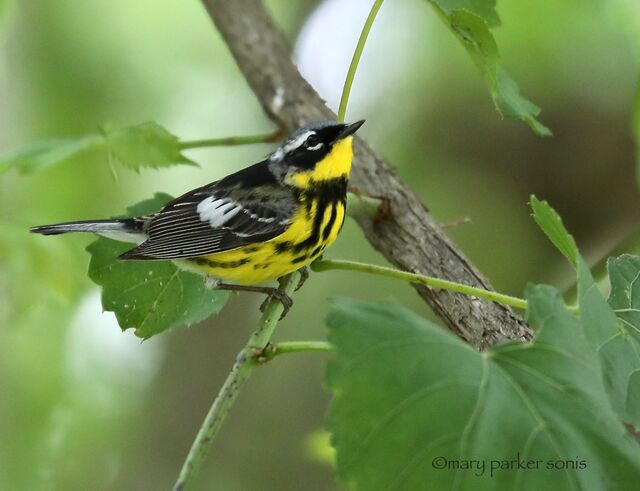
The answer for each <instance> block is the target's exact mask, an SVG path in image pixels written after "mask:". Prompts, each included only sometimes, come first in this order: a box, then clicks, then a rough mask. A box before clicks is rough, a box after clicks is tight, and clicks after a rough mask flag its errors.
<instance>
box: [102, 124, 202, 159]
mask: <svg viewBox="0 0 640 491" xmlns="http://www.w3.org/2000/svg"><path fill="white" fill-rule="evenodd" d="M103 131H104V134H105V137H106V139H107V145H108V149H109V152H110V154H111V155H112V156H113V157H115V159H116V160H118V161H119V162H120V163H122V165H124V166H126V167H129V168H130V169H133V170H136V171H138V170H140V168H142V167H154V168H158V167H167V166H170V165H175V164H189V165H197V164H195V162H193V161H192V160H189V159H188V158H187V157H185V156H184V155H182V153H181V152H180V142H179V141H178V137H177V136H175V135H173V134H171V133H169V131H167V130H166V129H165V128H163V127H162V126H160V125H159V124H158V123H154V122H148V123H142V124H139V125H135V126H126V127H124V128H119V129H116V130H110V129H104V130H103Z"/></svg>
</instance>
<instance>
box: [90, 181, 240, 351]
mask: <svg viewBox="0 0 640 491" xmlns="http://www.w3.org/2000/svg"><path fill="white" fill-rule="evenodd" d="M170 199H171V196H169V195H167V194H162V193H156V195H155V196H154V197H153V199H149V200H146V201H143V202H141V203H138V204H137V205H135V206H133V207H130V208H129V209H128V212H129V216H140V215H145V214H149V213H153V212H155V211H157V210H158V209H160V208H161V207H162V205H164V204H165V203H167V202H168V201H169V200H170ZM131 247H132V246H131V244H125V243H122V242H117V241H114V240H109V239H105V238H103V237H100V238H98V239H97V240H96V241H95V242H92V243H91V244H90V245H89V246H88V247H87V251H89V253H90V254H91V263H90V264H89V277H90V278H91V279H92V280H93V281H94V282H95V283H97V284H98V285H100V286H101V287H102V307H103V308H104V310H108V311H112V312H114V313H115V315H116V318H117V319H118V324H120V327H121V328H122V329H123V330H125V329H129V328H134V329H135V334H136V336H138V337H141V338H143V339H147V338H150V337H151V336H153V335H155V334H158V333H160V332H163V331H166V330H167V329H171V328H174V327H178V326H182V325H186V326H190V325H192V324H194V323H196V322H200V321H202V320H204V319H206V318H207V317H209V316H210V315H213V314H216V313H218V312H219V311H220V310H221V309H222V307H223V306H224V304H225V303H226V301H227V299H228V298H229V292H222V291H213V290H209V289H207V288H206V287H205V286H204V282H203V280H202V278H201V277H200V276H198V275H196V274H193V273H189V272H186V271H182V270H180V269H179V268H178V267H177V266H176V265H175V264H173V263H172V262H170V261H119V260H118V256H119V255H120V254H122V253H123V252H125V251H127V250H129V249H131Z"/></svg>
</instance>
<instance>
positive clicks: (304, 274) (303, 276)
mask: <svg viewBox="0 0 640 491" xmlns="http://www.w3.org/2000/svg"><path fill="white" fill-rule="evenodd" d="M298 273H300V279H299V280H298V284H297V285H296V288H295V290H293V291H294V292H297V291H298V290H300V288H302V285H304V284H305V282H306V281H307V280H308V279H309V268H307V267H306V266H302V267H301V268H300V269H299V270H298Z"/></svg>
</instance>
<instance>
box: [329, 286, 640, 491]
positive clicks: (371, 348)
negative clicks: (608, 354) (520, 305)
mask: <svg viewBox="0 0 640 491" xmlns="http://www.w3.org/2000/svg"><path fill="white" fill-rule="evenodd" d="M527 299H528V301H529V304H530V309H529V312H528V314H529V321H530V322H531V323H532V324H533V325H535V326H536V327H537V333H536V336H535V338H534V340H533V341H532V342H531V343H529V344H516V343H513V344H507V345H503V346H500V347H496V348H493V349H491V350H489V351H488V352H485V353H478V352H476V351H474V350H473V349H472V348H470V347H469V346H468V345H466V344H465V343H464V342H462V341H461V340H459V339H458V338H456V337H455V336H453V335H452V334H451V333H449V332H447V331H444V330H442V329H440V328H439V327H438V326H436V325H434V324H432V323H430V322H428V321H426V320H423V319H421V318H419V317H417V316H416V315H414V314H412V313H411V312H409V311H407V310H406V309H404V308H402V307H400V306H397V305H393V304H382V305H373V304H367V303H363V302H358V301H352V300H340V301H339V302H337V303H336V304H335V306H334V309H333V311H332V313H331V315H330V317H329V321H328V324H329V329H330V340H331V343H332V344H333V345H334V346H335V347H336V352H337V356H336V359H335V361H333V362H332V363H331V364H330V366H329V371H328V384H329V387H330V389H331V390H332V392H333V394H334V402H333V405H332V408H331V412H330V417H329V427H330V429H331V431H332V432H333V444H334V446H335V448H336V451H337V468H338V472H339V474H340V476H341V477H342V478H343V479H344V480H345V481H347V482H348V483H350V484H352V487H353V488H354V489H361V490H367V491H375V490H390V489H393V490H410V491H413V490H415V489H424V488H425V483H429V484H428V487H429V489H473V490H493V489H519V490H538V489H581V490H605V489H627V488H629V485H630V483H634V482H635V480H636V479H637V476H638V475H639V473H640V453H638V451H637V444H636V442H635V441H633V440H632V439H631V437H630V436H629V435H628V434H627V433H626V431H625V429H624V427H623V425H622V424H621V423H620V420H619V418H618V416H617V415H616V414H615V413H614V411H613V410H612V408H611V405H610V403H609V400H608V395H607V392H606V390H605V387H604V384H603V383H602V381H601V374H600V367H599V363H598V359H597V355H596V353H595V351H594V350H593V348H592V346H591V343H590V342H589V341H588V340H587V338H586V336H585V333H584V331H583V329H582V328H581V319H579V318H577V317H575V316H573V315H572V314H571V313H570V312H569V311H568V310H567V309H566V307H565V305H564V303H563V302H562V299H561V297H560V295H559V294H558V292H557V291H556V290H554V289H552V288H551V287H544V286H535V287H530V288H529V289H528V291H527ZM474 461H475V462H478V465H479V463H480V462H483V463H484V466H485V467H484V468H482V469H481V468H480V467H474V464H473V462H474ZM514 461H515V462H518V461H520V462H524V463H527V462H532V464H531V465H533V467H530V468H528V469H527V468H522V467H519V466H518V465H515V466H514V467H511V468H506V469H505V468H504V466H506V467H508V466H509V465H514V464H512V462H514ZM465 462H466V463H467V464H466V467H465ZM510 463H511V464H510ZM492 467H493V470H492ZM500 467H502V468H500Z"/></svg>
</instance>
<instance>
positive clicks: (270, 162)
mask: <svg viewBox="0 0 640 491" xmlns="http://www.w3.org/2000/svg"><path fill="white" fill-rule="evenodd" d="M363 124H364V120H360V121H357V122H355V123H342V122H338V121H317V122H313V123H310V124H307V125H305V126H303V127H301V128H299V129H297V130H296V131H294V132H293V133H292V134H291V135H289V136H288V137H287V138H286V139H284V141H283V142H282V144H281V145H280V146H279V147H278V148H276V150H275V151H274V152H272V153H271V154H270V155H268V156H267V157H266V158H265V159H264V160H262V161H260V162H258V163H256V164H253V165H251V166H249V167H246V168H244V169H242V170H240V171H238V172H235V173H233V174H230V175H228V176H226V177H224V178H222V179H220V180H218V181H214V182H212V183H209V184H206V185H204V186H201V187H199V188H196V189H193V190H191V191H189V192H187V193H185V194H183V195H182V196H180V197H178V198H175V199H173V200H172V201H170V202H169V203H167V204H166V205H165V206H164V207H162V208H161V209H160V210H159V211H158V212H157V213H154V214H151V215H147V216H140V217H133V218H124V219H101V220H82V221H73V222H65V223H57V224H51V225H40V226H37V227H32V228H31V229H30V230H31V232H33V233H37V234H43V235H56V234H65V233H70V232H85V233H87V232H89V233H95V234H98V235H101V236H104V237H107V238H110V239H115V240H119V241H124V242H134V243H135V244H137V245H136V247H134V248H133V249H131V250H129V251H127V252H125V253H123V254H122V255H120V256H119V257H118V259H119V260H123V261H132V260H136V261H150V260H171V261H173V262H174V263H176V264H177V265H178V266H179V267H180V268H182V269H185V270H188V271H192V272H196V273H199V274H201V275H202V276H203V277H204V279H205V284H206V286H207V287H208V288H211V289H217V290H232V291H250V292H258V293H264V294H266V295H267V299H266V300H265V302H264V303H263V304H262V308H264V306H266V304H267V303H268V301H269V300H270V298H272V297H276V298H278V299H279V300H280V301H281V302H282V304H283V306H284V312H283V314H282V315H283V316H284V315H285V314H286V313H287V311H288V310H289V308H290V307H291V305H292V300H291V298H290V297H289V295H287V294H286V293H285V292H284V291H282V290H281V289H280V288H277V287H272V286H264V285H263V283H266V282H269V281H272V280H277V279H281V278H282V277H284V276H286V275H288V274H290V273H292V272H294V271H300V272H301V278H300V282H299V284H298V286H297V287H298V288H299V287H300V286H302V283H304V281H305V280H306V278H307V276H308V270H307V265H308V264H310V263H311V262H313V261H314V260H315V259H317V258H318V257H320V256H321V255H322V254H323V252H324V250H325V249H326V248H327V246H329V245H331V244H332V243H333V242H334V241H335V239H336V238H337V236H338V234H339V232H340V230H341V229H342V225H343V222H344V219H345V213H346V198H347V186H348V182H349V173H350V170H351V164H352V160H353V135H354V133H355V132H356V131H357V130H358V129H359V128H360V127H361V126H362V125H363Z"/></svg>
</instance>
